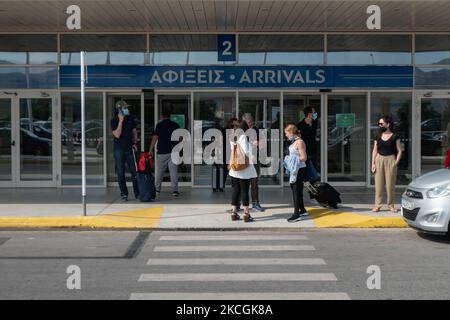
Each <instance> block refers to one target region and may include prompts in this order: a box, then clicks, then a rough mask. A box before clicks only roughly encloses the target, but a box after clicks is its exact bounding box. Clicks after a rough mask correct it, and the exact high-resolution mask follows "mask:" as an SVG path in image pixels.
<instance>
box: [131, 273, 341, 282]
mask: <svg viewBox="0 0 450 320" xmlns="http://www.w3.org/2000/svg"><path fill="white" fill-rule="evenodd" d="M139 281H140V282H142V281H176V282H180V281H219V282H227V281H337V278H336V276H335V275H334V274H333V273H147V274H142V275H141V277H140V278H139Z"/></svg>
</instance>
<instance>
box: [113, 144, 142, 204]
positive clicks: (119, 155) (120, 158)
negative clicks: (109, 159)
mask: <svg viewBox="0 0 450 320" xmlns="http://www.w3.org/2000/svg"><path fill="white" fill-rule="evenodd" d="M114 160H116V173H117V181H118V182H119V188H120V196H121V197H128V188H127V180H126V179H125V163H126V164H127V165H128V170H130V173H131V180H132V181H133V190H134V196H135V197H136V198H138V195H139V189H138V185H137V180H136V162H135V161H134V157H133V151H132V150H131V149H130V150H122V149H114Z"/></svg>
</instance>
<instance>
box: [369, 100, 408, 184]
mask: <svg viewBox="0 0 450 320" xmlns="http://www.w3.org/2000/svg"><path fill="white" fill-rule="evenodd" d="M384 115H390V116H392V118H393V120H394V130H395V133H396V134H397V135H398V136H399V138H400V141H401V145H402V150H403V155H402V160H401V161H400V163H399V165H398V175H397V184H399V185H407V184H408V183H409V182H411V175H412V118H411V117H412V100H411V93H410V92H392V93H382V92H373V93H372V94H371V114H370V123H371V124H370V140H371V142H370V143H371V145H370V146H371V149H370V150H371V151H372V148H373V143H374V140H375V139H376V138H377V137H378V136H379V134H380V132H379V129H378V121H379V119H380V118H381V117H382V116H384ZM371 183H372V184H374V177H373V175H372V177H371Z"/></svg>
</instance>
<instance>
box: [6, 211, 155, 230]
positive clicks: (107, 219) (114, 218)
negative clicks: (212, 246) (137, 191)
mask: <svg viewBox="0 0 450 320" xmlns="http://www.w3.org/2000/svg"><path fill="white" fill-rule="evenodd" d="M162 213H163V208H162V207H156V208H148V209H140V210H131V211H125V212H115V213H111V214H104V215H98V216H88V217H0V228H93V229H95V228H113V229H114V228H131V229H141V228H142V229H143V228H155V227H157V226H158V225H159V221H160V219H161V215H162Z"/></svg>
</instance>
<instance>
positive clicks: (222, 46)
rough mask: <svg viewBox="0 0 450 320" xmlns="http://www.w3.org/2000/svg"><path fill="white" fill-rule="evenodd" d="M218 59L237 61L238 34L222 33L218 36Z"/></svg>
mask: <svg viewBox="0 0 450 320" xmlns="http://www.w3.org/2000/svg"><path fill="white" fill-rule="evenodd" d="M217 60H218V61H236V35H234V34H220V35H218V36H217Z"/></svg>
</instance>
